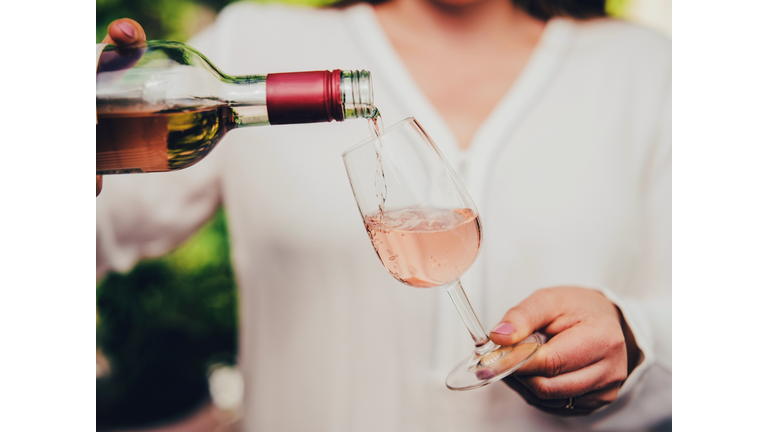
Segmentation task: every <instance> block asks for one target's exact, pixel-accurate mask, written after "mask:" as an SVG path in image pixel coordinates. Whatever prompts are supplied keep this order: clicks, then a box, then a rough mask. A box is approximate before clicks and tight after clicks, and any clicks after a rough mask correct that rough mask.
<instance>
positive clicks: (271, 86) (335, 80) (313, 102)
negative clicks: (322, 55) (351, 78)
mask: <svg viewBox="0 0 768 432" xmlns="http://www.w3.org/2000/svg"><path fill="white" fill-rule="evenodd" d="M267 114H268V115H269V124H273V125H277V124H294V123H316V122H329V121H331V120H336V121H344V112H343V107H342V101H341V71H340V70H338V69H337V70H334V71H333V72H329V71H313V72H289V73H275V74H269V75H267Z"/></svg>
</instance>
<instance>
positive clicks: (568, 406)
mask: <svg viewBox="0 0 768 432" xmlns="http://www.w3.org/2000/svg"><path fill="white" fill-rule="evenodd" d="M564 409H567V410H572V409H573V397H571V398H569V399H568V405H566V406H565V407H564Z"/></svg>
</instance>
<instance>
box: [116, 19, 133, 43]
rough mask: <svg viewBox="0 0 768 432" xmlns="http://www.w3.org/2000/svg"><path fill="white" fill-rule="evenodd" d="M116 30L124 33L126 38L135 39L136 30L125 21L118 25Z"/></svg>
mask: <svg viewBox="0 0 768 432" xmlns="http://www.w3.org/2000/svg"><path fill="white" fill-rule="evenodd" d="M117 28H119V29H120V30H121V31H122V32H123V33H125V35H126V36H128V37H129V38H131V39H133V38H135V37H136V29H134V28H133V26H132V25H130V24H128V23H127V22H125V21H123V22H121V23H118V24H117Z"/></svg>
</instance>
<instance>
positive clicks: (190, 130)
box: [96, 41, 376, 174]
mask: <svg viewBox="0 0 768 432" xmlns="http://www.w3.org/2000/svg"><path fill="white" fill-rule="evenodd" d="M100 48H101V47H97V57H98V60H97V62H98V65H97V71H96V117H97V118H96V174H121V173H140V172H162V171H172V170H179V169H182V168H186V167H189V166H191V165H194V164H195V163H197V162H199V161H200V160H202V159H203V158H204V157H205V156H206V155H207V154H208V153H209V152H210V151H211V150H212V149H213V148H214V147H215V146H216V144H218V142H219V141H221V139H222V138H223V137H224V135H225V134H226V133H227V132H229V131H230V130H232V129H235V128H240V127H246V126H261V125H282V124H295V123H314V122H330V121H333V120H335V121H344V120H345V119H348V118H371V117H373V115H374V114H375V112H376V108H375V107H374V105H373V88H372V86H371V75H370V73H369V72H367V71H363V70H360V71H342V70H334V71H311V72H289V73H270V74H268V75H244V76H230V75H226V74H224V73H223V72H221V71H220V70H219V69H218V68H217V67H216V66H214V65H213V64H212V63H211V62H210V61H209V60H208V59H206V58H205V56H203V55H202V54H201V53H200V52H198V51H197V50H195V49H194V48H192V47H189V46H187V45H184V44H182V43H178V42H169V41H150V42H147V43H145V44H143V45H141V46H137V47H131V48H118V47H116V46H114V45H106V46H104V47H103V50H100Z"/></svg>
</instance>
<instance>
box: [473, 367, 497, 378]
mask: <svg viewBox="0 0 768 432" xmlns="http://www.w3.org/2000/svg"><path fill="white" fill-rule="evenodd" d="M475 376H476V377H477V378H478V379H481V380H487V379H491V378H493V377H495V376H496V372H494V371H492V370H490V369H480V370H479V371H477V372H475Z"/></svg>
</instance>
